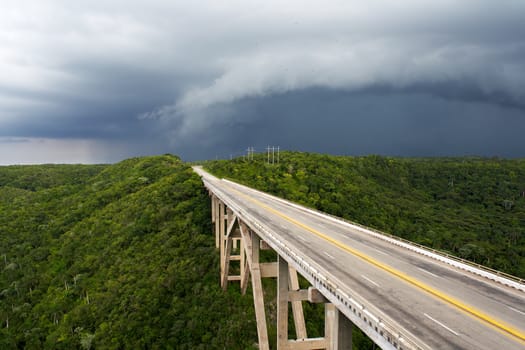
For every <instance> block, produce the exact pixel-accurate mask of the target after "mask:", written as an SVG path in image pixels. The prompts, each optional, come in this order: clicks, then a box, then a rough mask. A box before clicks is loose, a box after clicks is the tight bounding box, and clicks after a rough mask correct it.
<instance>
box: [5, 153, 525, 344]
mask: <svg viewBox="0 0 525 350" xmlns="http://www.w3.org/2000/svg"><path fill="white" fill-rule="evenodd" d="M205 167H206V168H208V169H209V170H210V171H211V172H213V173H215V174H216V175H219V176H224V177H229V178H232V179H234V180H237V181H240V182H243V183H245V184H248V185H251V186H253V187H256V188H259V189H261V190H265V191H268V192H270V193H274V194H277V195H279V196H282V197H285V198H288V199H291V200H293V201H296V202H299V203H302V204H305V205H308V206H310V207H314V208H317V209H320V210H323V211H326V212H329V213H332V214H334V215H338V216H342V217H344V218H347V219H350V220H353V221H357V222H359V223H362V224H365V225H369V226H372V227H375V228H378V229H381V230H384V231H386V232H389V233H393V234H396V235H399V236H401V237H404V238H407V239H410V240H413V241H416V242H419V243H422V244H425V245H428V246H430V247H433V248H436V249H441V250H444V251H447V252H451V253H454V254H456V255H458V256H461V257H464V258H467V259H470V260H473V261H475V262H478V263H482V264H485V265H488V266H491V267H494V268H497V269H500V270H503V271H506V272H509V273H512V274H514V275H517V276H520V277H524V276H525V235H524V233H525V232H524V231H525V198H524V197H523V191H525V161H524V160H500V159H478V158H457V159H400V158H385V157H378V156H368V157H336V156H326V155H319V154H308V153H296V152H285V153H282V154H281V159H280V163H279V164H274V165H270V164H266V157H265V155H256V156H255V159H254V160H253V161H251V162H247V161H244V160H243V159H234V160H231V161H211V162H206V164H205ZM209 217H210V207H209V198H208V196H207V194H206V192H205V190H204V188H203V186H202V183H201V181H200V179H199V177H198V176H197V175H196V174H194V173H193V171H192V170H191V168H190V167H189V165H188V164H186V163H184V162H182V161H181V160H180V159H179V158H177V157H175V156H171V155H164V156H157V157H142V158H133V159H128V160H125V161H123V162H120V163H118V164H115V165H35V166H8V167H0V349H16V348H27V349H46V348H47V349H166V348H167V349H169V348H173V349H250V348H255V346H254V343H255V342H256V340H257V335H256V326H255V316H254V311H253V301H252V298H251V291H250V290H249V291H248V293H247V295H246V296H241V295H240V293H239V289H238V288H236V287H237V286H236V285H233V286H230V288H229V289H228V291H227V292H223V291H222V290H221V289H220V287H219V283H218V281H219V263H218V252H217V251H216V249H215V242H214V238H213V235H212V227H211V222H210V220H209ZM269 258H271V257H269ZM263 282H264V284H265V288H266V289H265V298H266V302H267V304H268V307H267V317H268V318H269V319H270V323H269V325H268V326H269V333H270V337H275V319H274V317H275V314H274V313H275V302H274V301H275V283H274V281H272V280H270V279H265V280H264V281H263ZM305 312H306V313H307V319H308V320H309V322H307V327H308V331H309V335H311V336H318V335H322V329H323V320H322V308H320V307H319V305H309V304H307V303H305ZM371 348H373V346H372V345H371V343H370V341H368V340H367V339H366V338H365V337H364V336H363V335H362V334H361V333H360V332H358V331H357V330H356V329H355V328H354V349H371Z"/></svg>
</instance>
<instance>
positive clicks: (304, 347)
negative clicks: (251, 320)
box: [211, 194, 352, 350]
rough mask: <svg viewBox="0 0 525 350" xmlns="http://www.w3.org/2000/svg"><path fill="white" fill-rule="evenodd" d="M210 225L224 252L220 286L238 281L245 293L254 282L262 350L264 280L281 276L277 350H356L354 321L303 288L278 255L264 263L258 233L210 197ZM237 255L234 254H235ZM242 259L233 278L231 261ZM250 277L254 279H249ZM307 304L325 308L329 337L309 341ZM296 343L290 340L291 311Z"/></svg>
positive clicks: (265, 337)
mask: <svg viewBox="0 0 525 350" xmlns="http://www.w3.org/2000/svg"><path fill="white" fill-rule="evenodd" d="M211 197H212V198H211V200H212V221H213V222H214V223H215V240H216V247H217V248H219V251H220V265H221V266H220V273H221V276H220V284H221V287H222V288H223V289H224V290H226V289H227V288H228V282H229V281H239V283H240V288H241V292H242V293H243V294H245V293H246V290H247V286H248V282H249V281H250V280H251V283H252V291H253V300H254V307H255V317H256V320H257V334H258V344H259V349H261V350H269V348H270V347H269V340H268V327H267V323H266V312H265V306H264V294H263V288H262V278H277V349H278V350H288V349H289V350H310V349H312V350H313V349H326V350H342V349H351V348H352V322H351V321H349V320H348V319H347V318H346V317H345V316H344V315H343V314H342V313H341V312H340V311H339V310H338V309H337V308H336V307H335V306H334V305H333V304H331V303H329V302H328V301H327V300H326V299H325V297H324V296H323V295H322V294H321V293H320V292H319V291H318V290H317V289H315V288H313V287H309V288H308V289H300V286H299V279H298V275H297V271H296V270H295V269H294V268H293V267H291V266H289V265H288V262H287V261H286V260H285V259H284V258H282V257H281V256H279V255H278V258H277V261H276V262H274V263H261V262H260V260H259V258H260V250H261V249H263V248H266V249H271V248H270V247H269V246H268V245H267V244H266V243H265V242H264V241H263V240H261V238H260V237H259V236H258V235H257V233H256V232H254V231H253V230H251V229H250V228H249V227H248V226H247V225H246V224H245V223H244V222H242V221H241V220H240V219H239V218H238V217H237V216H236V215H235V213H234V212H233V211H232V210H231V209H230V208H227V206H226V205H225V204H224V203H223V202H222V201H220V200H219V198H217V197H216V196H214V195H213V194H212V196H211ZM237 248H239V250H238V251H239V253H238V254H235V255H234V254H232V252H237ZM232 261H239V269H238V271H239V274H231V272H230V271H231V262H232ZM250 277H251V278H250ZM303 301H309V302H311V303H324V304H325V334H324V337H320V338H308V335H307V331H306V322H305V318H304V312H303V305H302V302H303ZM288 303H290V304H291V308H292V315H293V320H294V325H295V331H296V334H295V336H296V339H289V335H288V331H289V327H288V326H289V325H288V320H289V307H288Z"/></svg>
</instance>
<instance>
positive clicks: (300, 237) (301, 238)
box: [296, 235, 308, 242]
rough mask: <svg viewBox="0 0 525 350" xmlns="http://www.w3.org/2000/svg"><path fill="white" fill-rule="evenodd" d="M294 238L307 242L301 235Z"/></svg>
mask: <svg viewBox="0 0 525 350" xmlns="http://www.w3.org/2000/svg"><path fill="white" fill-rule="evenodd" d="M296 237H297V238H299V239H300V240H301V241H303V242H308V240H307V239H306V238H304V237H303V236H301V235H297V236H296Z"/></svg>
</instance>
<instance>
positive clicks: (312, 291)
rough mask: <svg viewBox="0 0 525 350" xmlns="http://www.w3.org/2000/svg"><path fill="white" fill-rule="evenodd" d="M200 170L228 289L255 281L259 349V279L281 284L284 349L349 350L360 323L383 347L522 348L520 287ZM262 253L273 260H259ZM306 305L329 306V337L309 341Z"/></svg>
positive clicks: (523, 292) (263, 332) (524, 321)
mask: <svg viewBox="0 0 525 350" xmlns="http://www.w3.org/2000/svg"><path fill="white" fill-rule="evenodd" d="M194 170H195V171H196V172H197V173H198V174H200V175H201V177H202V180H203V182H204V185H205V186H206V188H207V189H208V191H209V193H210V196H211V201H212V221H213V222H214V223H215V242H216V246H217V248H218V249H220V264H221V276H220V281H221V285H222V288H224V289H226V288H227V287H228V285H229V283H230V282H238V283H240V288H241V290H242V292H243V293H245V292H246V288H247V286H248V283H249V282H250V281H251V283H252V290H253V297H254V306H255V314H256V318H257V331H258V344H259V348H260V349H269V340H268V331H267V323H266V322H267V321H266V315H265V304H264V297H263V290H262V282H261V281H262V278H277V289H278V290H277V349H279V350H281V349H351V343H352V336H351V330H352V327H354V326H357V327H359V328H360V329H361V330H362V331H363V332H364V333H366V334H367V335H368V336H369V337H370V338H371V339H372V341H374V342H375V343H376V344H377V345H378V346H379V347H381V348H382V349H472V350H479V349H491V350H493V349H501V350H503V349H525V283H524V281H523V280H521V279H518V278H515V277H513V276H509V275H506V274H503V273H501V272H498V271H494V270H490V269H488V268H485V267H482V266H479V265H475V264H472V263H469V262H467V261H463V260H460V259H457V258H454V257H451V256H447V255H444V254H441V253H438V252H436V251H432V250H429V249H426V248H424V247H421V246H418V245H415V244H413V243H410V242H407V241H403V240H400V239H398V238H394V237H392V236H389V235H386V234H383V233H380V232H377V231H374V230H371V229H368V228H365V227H362V226H359V225H357V224H353V223H349V222H346V221H343V220H341V219H338V218H335V217H332V216H329V215H327V214H324V213H320V212H317V211H314V210H311V209H308V208H305V207H302V206H299V205H297V204H294V203H291V202H288V201H285V200H283V199H280V198H277V197H274V196H270V195H268V194H265V193H263V192H260V191H256V190H253V189H251V188H248V187H245V186H241V185H239V184H236V183H234V182H231V181H227V180H221V179H218V178H216V177H214V176H212V175H210V174H209V173H207V172H205V171H203V170H202V169H201V168H199V167H195V168H194ZM262 249H271V250H273V251H275V252H276V254H277V259H276V260H277V261H275V262H261V261H260V259H259V257H260V251H261V250H262ZM234 252H235V253H234ZM233 271H234V272H233ZM298 274H300V275H301V276H303V277H304V278H305V279H306V280H307V281H308V282H309V283H310V287H309V288H307V289H300V286H299V280H298ZM303 302H310V303H324V305H325V334H324V337H322V338H309V337H308V334H307V332H306V327H305V323H306V321H307V320H305V318H304V314H303V308H302V306H303ZM289 304H291V310H292V314H293V320H294V325H295V332H296V334H295V337H294V339H289V327H288V320H289V315H288V312H289Z"/></svg>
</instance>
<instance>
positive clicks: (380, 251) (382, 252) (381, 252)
mask: <svg viewBox="0 0 525 350" xmlns="http://www.w3.org/2000/svg"><path fill="white" fill-rule="evenodd" d="M372 249H373V250H375V251H376V252H378V253H379V254H383V255H389V256H390V254H388V253H385V252H384V251H382V250H379V249H377V248H372Z"/></svg>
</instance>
